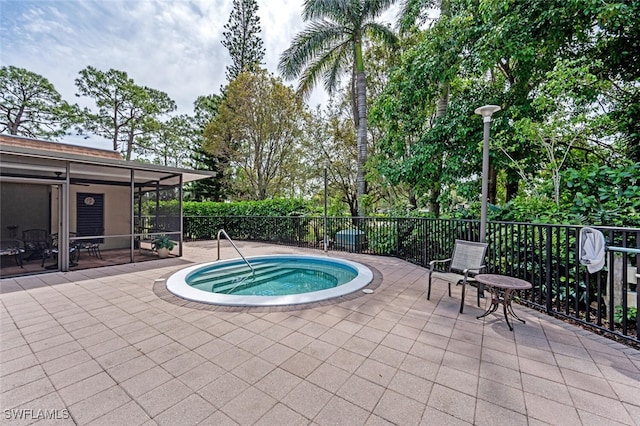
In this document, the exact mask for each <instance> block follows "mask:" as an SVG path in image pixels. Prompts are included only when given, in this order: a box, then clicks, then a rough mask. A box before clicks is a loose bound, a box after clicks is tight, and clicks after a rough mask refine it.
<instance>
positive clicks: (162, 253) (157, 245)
mask: <svg viewBox="0 0 640 426" xmlns="http://www.w3.org/2000/svg"><path fill="white" fill-rule="evenodd" d="M174 246H175V243H174V242H173V241H172V240H171V239H170V238H169V237H168V236H166V235H161V236H159V237H157V238H156V239H154V240H153V246H152V247H153V249H154V250H155V251H156V253H158V257H159V258H161V259H163V258H165V257H167V256H168V255H169V252H170V251H171V250H173V247H174Z"/></svg>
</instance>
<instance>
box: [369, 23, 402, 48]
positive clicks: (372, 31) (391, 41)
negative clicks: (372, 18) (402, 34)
mask: <svg viewBox="0 0 640 426" xmlns="http://www.w3.org/2000/svg"><path fill="white" fill-rule="evenodd" d="M362 32H363V33H365V34H367V35H368V36H370V37H372V38H374V39H376V40H380V41H382V42H383V43H385V44H387V45H389V46H391V47H395V46H396V45H397V44H398V40H399V39H398V36H397V35H396V33H395V32H393V30H392V29H391V28H389V27H388V26H387V25H383V24H380V23H378V22H368V23H367V24H365V25H364V27H363V28H362Z"/></svg>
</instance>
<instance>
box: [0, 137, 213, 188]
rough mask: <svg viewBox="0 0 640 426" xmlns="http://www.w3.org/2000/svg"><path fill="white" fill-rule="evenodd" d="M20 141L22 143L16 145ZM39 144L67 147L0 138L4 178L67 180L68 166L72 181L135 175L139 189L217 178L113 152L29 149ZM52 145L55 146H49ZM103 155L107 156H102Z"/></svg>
mask: <svg viewBox="0 0 640 426" xmlns="http://www.w3.org/2000/svg"><path fill="white" fill-rule="evenodd" d="M12 140H16V141H17V142H19V144H16V145H14V144H12V143H11V142H12ZM24 141H27V142H34V143H35V142H37V143H38V144H39V145H40V146H45V147H47V146H51V147H53V148H58V147H60V145H63V144H56V143H52V142H46V141H38V140H33V139H26V138H20V137H14V136H11V137H8V136H6V135H2V137H1V138H0V164H1V166H2V167H1V175H2V176H3V177H4V176H13V177H28V178H42V179H45V178H46V179H59V180H65V179H66V171H67V166H68V167H69V179H70V180H71V181H72V182H84V183H104V184H110V185H123V186H124V185H130V184H131V176H132V175H133V176H134V184H135V186H136V187H138V188H149V189H151V188H154V187H157V186H163V187H164V186H176V185H179V184H180V182H181V178H182V183H188V182H193V181H197V180H201V179H207V178H211V177H214V176H215V172H211V171H200V170H188V169H180V168H175V167H166V166H160V165H155V164H147V163H140V162H137V161H126V160H122V159H119V158H116V156H114V155H113V151H106V150H97V149H94V148H84V147H81V149H79V150H77V151H78V152H73V150H71V152H70V150H68V149H66V150H60V149H42V148H40V147H34V146H33V144H32V145H31V146H28V144H25V143H23V142H24ZM48 144H51V145H48ZM101 154H103V155H101Z"/></svg>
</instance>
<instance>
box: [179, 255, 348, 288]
mask: <svg viewBox="0 0 640 426" xmlns="http://www.w3.org/2000/svg"><path fill="white" fill-rule="evenodd" d="M251 266H252V267H253V269H254V272H252V271H251V269H250V268H249V267H248V266H247V264H246V263H244V261H238V262H233V263H225V264H222V265H212V266H210V267H207V268H204V269H201V270H198V271H196V272H194V273H192V274H190V275H188V276H187V284H189V285H190V286H192V287H194V288H197V289H200V290H204V291H210V292H213V293H221V294H237V295H254V296H282V295H288V294H299V293H309V292H313V291H319V290H326V289H329V288H333V287H337V286H339V285H342V284H345V283H347V282H349V281H351V280H353V279H354V278H355V277H356V275H357V274H358V271H357V270H356V269H355V268H353V267H351V266H349V265H344V264H341V263H336V262H332V261H327V260H323V259H308V258H306V259H305V258H300V259H292V258H290V257H280V258H279V257H272V258H269V259H259V260H254V261H251Z"/></svg>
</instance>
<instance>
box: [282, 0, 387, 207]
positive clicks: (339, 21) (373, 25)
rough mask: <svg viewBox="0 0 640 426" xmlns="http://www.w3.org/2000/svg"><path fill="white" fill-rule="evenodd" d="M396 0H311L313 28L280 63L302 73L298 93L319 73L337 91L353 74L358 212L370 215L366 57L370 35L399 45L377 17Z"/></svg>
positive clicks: (287, 71)
mask: <svg viewBox="0 0 640 426" xmlns="http://www.w3.org/2000/svg"><path fill="white" fill-rule="evenodd" d="M393 3H394V0H357V1H356V0H353V1H345V0H331V1H323V0H308V1H306V2H305V3H304V9H303V12H302V16H303V19H304V20H305V21H311V22H310V23H309V25H308V27H307V28H306V29H305V30H303V31H302V32H301V33H299V34H298V35H296V36H295V37H294V39H293V41H292V44H291V46H290V47H289V48H288V49H287V50H285V52H284V53H283V54H282V56H281V58H280V62H279V65H278V68H279V70H280V72H281V73H282V75H283V76H284V77H285V78H287V79H292V78H298V77H300V82H299V86H298V93H300V94H303V95H307V94H309V93H310V91H311V89H312V88H313V87H314V86H315V84H316V83H317V81H318V79H319V78H321V77H322V78H323V80H324V86H325V89H326V90H327V91H328V92H329V94H330V95H331V94H333V92H334V91H335V89H336V88H337V87H338V80H339V78H340V76H341V75H342V74H344V73H347V74H348V75H351V88H352V107H353V109H354V114H353V117H354V124H355V127H356V129H357V147H358V171H357V178H356V181H357V191H358V200H359V202H358V215H364V214H365V211H364V205H363V203H362V202H361V201H362V198H363V197H364V196H365V194H366V193H367V186H366V180H365V164H366V162H367V148H368V147H367V131H368V130H367V102H366V101H367V92H366V89H367V85H366V76H365V68H364V59H363V41H364V39H365V37H373V38H379V39H381V40H384V41H386V42H388V43H389V44H394V43H395V42H396V36H395V34H394V33H393V31H391V30H390V29H389V28H388V27H387V26H384V25H382V24H380V23H377V22H375V19H376V18H377V17H378V16H379V15H380V14H381V13H382V12H384V10H385V9H387V8H388V7H389V6H390V5H391V4H393Z"/></svg>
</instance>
